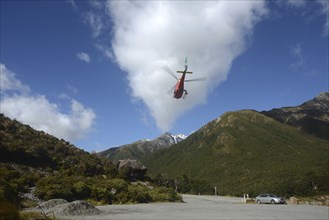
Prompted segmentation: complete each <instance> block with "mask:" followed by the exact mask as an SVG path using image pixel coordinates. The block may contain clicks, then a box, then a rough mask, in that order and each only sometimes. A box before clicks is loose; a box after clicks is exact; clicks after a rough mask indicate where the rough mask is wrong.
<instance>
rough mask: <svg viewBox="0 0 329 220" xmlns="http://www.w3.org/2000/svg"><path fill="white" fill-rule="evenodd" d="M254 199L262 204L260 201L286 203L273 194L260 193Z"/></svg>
mask: <svg viewBox="0 0 329 220" xmlns="http://www.w3.org/2000/svg"><path fill="white" fill-rule="evenodd" d="M255 201H256V202H257V203H258V204H262V203H270V204H285V203H286V201H285V200H284V199H283V198H281V197H277V196H276V195H274V194H260V195H259V196H257V197H256V199H255Z"/></svg>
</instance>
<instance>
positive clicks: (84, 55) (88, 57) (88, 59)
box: [77, 52, 90, 63]
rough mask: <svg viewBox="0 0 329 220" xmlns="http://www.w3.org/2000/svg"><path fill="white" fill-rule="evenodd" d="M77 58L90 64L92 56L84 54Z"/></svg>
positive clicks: (78, 55) (81, 53) (79, 54)
mask: <svg viewBox="0 0 329 220" xmlns="http://www.w3.org/2000/svg"><path fill="white" fill-rule="evenodd" d="M77 57H78V58H79V59H80V60H82V61H84V62H86V63H89V62H90V56H89V55H88V54H87V53H84V52H80V53H77Z"/></svg>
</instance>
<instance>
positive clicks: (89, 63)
mask: <svg viewBox="0 0 329 220" xmlns="http://www.w3.org/2000/svg"><path fill="white" fill-rule="evenodd" d="M0 34H1V36H0V37H1V42H0V43H1V45H0V46H1V56H0V63H1V81H0V82H1V106H0V110H1V112H2V113H4V114H5V115H6V116H9V117H11V118H16V119H17V120H19V121H21V122H23V123H25V124H29V125H31V126H32V127H34V128H35V129H38V130H44V131H46V132H49V133H51V134H53V135H55V136H57V137H59V138H64V139H66V140H69V141H70V142H71V143H73V144H75V145H76V146H78V147H80V148H82V149H85V150H86V151H94V150H105V149H107V148H109V147H112V146H117V145H121V144H127V143H131V142H133V141H136V140H139V139H143V138H149V139H153V138H155V137H157V136H159V135H161V134H162V133H163V132H165V131H170V132H172V133H183V134H185V135H189V134H190V133H192V132H194V131H196V130H197V129H199V128H200V127H202V126H203V125H205V124H206V123H208V122H209V121H211V120H213V119H215V118H217V117H218V116H220V115H221V114H223V113H224V112H227V111H235V110H241V109H255V110H258V111H262V110H270V109H272V108H278V107H283V106H294V105H298V104H301V103H302V102H304V101H307V100H309V99H311V98H313V97H314V96H316V95H318V94H319V93H320V92H323V91H328V61H329V58H328V2H327V1H302V0H299V1H264V2H263V1H234V2H229V1H222V2H195V1H193V2H161V1H151V2H143V1H141V2H137V3H136V2H135V3H129V2H118V1H114V2H107V1H74V0H70V1H5V0H4V1H1V32H0ZM185 56H188V61H189V69H190V70H191V71H193V72H194V73H193V75H192V76H188V77H189V78H193V77H203V76H206V77H207V79H208V80H207V81H206V82H195V83H190V84H186V89H187V90H188V91H189V95H188V96H187V98H186V99H185V100H173V99H172V98H171V97H170V95H168V94H167V91H168V89H169V88H170V87H172V86H173V85H174V84H175V81H174V80H173V79H172V78H171V77H170V76H169V75H167V74H166V73H165V72H164V71H163V70H162V68H161V67H162V66H164V65H166V66H168V67H169V68H171V69H172V70H173V71H176V70H179V69H183V65H184V59H185Z"/></svg>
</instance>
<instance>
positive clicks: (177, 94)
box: [163, 57, 207, 99]
mask: <svg viewBox="0 0 329 220" xmlns="http://www.w3.org/2000/svg"><path fill="white" fill-rule="evenodd" d="M187 68H188V65H187V57H186V58H185V70H183V71H181V70H179V71H177V73H182V77H181V78H180V79H178V78H177V76H175V74H174V73H173V72H172V71H171V70H170V69H169V67H167V66H164V67H163V69H164V70H165V71H166V72H167V73H168V74H169V75H171V76H172V77H174V78H175V79H176V80H177V83H176V85H175V86H174V87H173V88H171V89H170V90H169V91H168V92H170V93H172V91H173V92H174V95H173V98H175V99H180V98H183V99H185V98H186V96H187V94H188V93H187V91H186V89H184V82H192V81H205V80H206V79H207V78H206V77H202V78H196V79H188V80H185V75H186V74H187V73H188V74H192V72H188V71H187Z"/></svg>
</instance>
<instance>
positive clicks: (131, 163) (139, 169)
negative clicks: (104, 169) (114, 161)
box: [118, 159, 147, 181]
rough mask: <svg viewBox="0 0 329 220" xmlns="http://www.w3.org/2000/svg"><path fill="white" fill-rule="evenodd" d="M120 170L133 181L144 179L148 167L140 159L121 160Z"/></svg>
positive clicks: (124, 176) (123, 175) (126, 177)
mask: <svg viewBox="0 0 329 220" xmlns="http://www.w3.org/2000/svg"><path fill="white" fill-rule="evenodd" d="M118 170H119V172H120V173H121V175H122V177H123V178H125V179H129V180H131V181H136V180H144V177H145V174H146V171H147V168H146V167H145V166H144V165H143V164H142V163H141V162H139V161H138V160H130V159H127V160H119V165H118Z"/></svg>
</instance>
